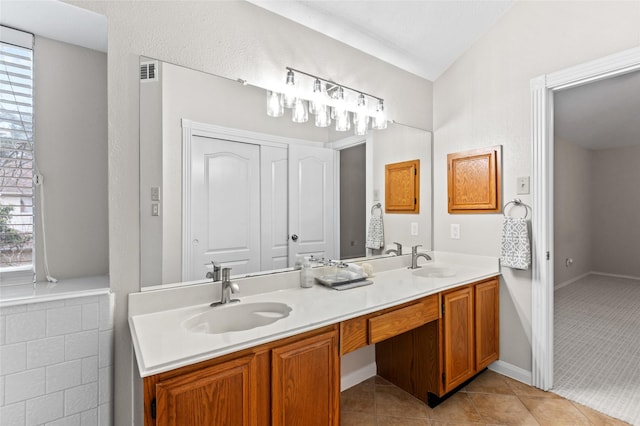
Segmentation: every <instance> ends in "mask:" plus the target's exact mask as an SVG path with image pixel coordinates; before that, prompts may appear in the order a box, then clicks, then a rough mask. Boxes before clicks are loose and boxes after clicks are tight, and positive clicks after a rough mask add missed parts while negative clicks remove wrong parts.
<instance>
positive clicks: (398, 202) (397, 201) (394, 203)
mask: <svg viewBox="0 0 640 426" xmlns="http://www.w3.org/2000/svg"><path fill="white" fill-rule="evenodd" d="M384 194H385V212H386V213H412V214H416V213H420V160H410V161H403V162H401V163H392V164H386V165H385V166H384Z"/></svg>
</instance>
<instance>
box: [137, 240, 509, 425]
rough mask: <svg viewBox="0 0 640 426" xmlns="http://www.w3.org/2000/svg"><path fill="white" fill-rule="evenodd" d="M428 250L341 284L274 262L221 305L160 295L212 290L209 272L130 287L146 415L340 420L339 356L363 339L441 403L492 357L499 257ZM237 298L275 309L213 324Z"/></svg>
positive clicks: (148, 420)
mask: <svg viewBox="0 0 640 426" xmlns="http://www.w3.org/2000/svg"><path fill="white" fill-rule="evenodd" d="M433 257H434V261H433V262H429V263H427V264H425V265H424V266H423V268H420V269H416V270H410V269H407V267H406V265H405V264H403V262H404V263H406V261H407V257H406V256H401V257H398V258H396V259H393V260H391V261H390V260H388V259H387V260H385V261H383V262H380V264H379V265H377V269H376V270H378V271H379V270H381V269H382V268H384V267H390V269H388V270H385V271H382V272H377V273H376V275H375V277H373V281H374V284H373V285H370V286H366V287H360V288H355V289H351V290H347V291H335V290H331V289H328V288H325V287H321V286H314V287H313V288H311V289H301V288H299V287H297V286H294V285H292V284H294V283H295V274H299V273H297V272H291V273H287V274H291V276H287V274H279V275H276V276H273V277H271V278H269V279H270V280H274V281H280V283H279V284H277V286H279V287H278V288H277V289H275V287H271V291H267V292H262V293H258V292H255V293H254V294H248V295H246V296H245V297H241V298H240V299H241V302H240V303H236V304H234V305H235V306H224V307H219V308H210V307H209V306H208V304H206V305H203V304H200V305H195V303H193V304H192V305H195V306H189V305H188V304H187V305H185V306H184V307H178V308H176V307H175V304H176V303H177V302H176V301H175V298H173V301H172V302H171V303H169V309H163V307H165V306H162V305H163V304H162V303H161V302H160V300H161V299H160V298H159V297H160V295H159V294H158V293H161V292H163V291H167V292H174V294H177V293H176V292H179V291H181V292H182V297H181V298H183V299H184V302H182V303H185V304H186V303H189V300H190V299H192V298H193V299H197V298H199V297H200V295H202V294H205V293H204V292H210V293H209V294H210V297H211V298H214V297H216V296H217V295H218V293H217V292H214V290H213V285H212V284H210V285H209V288H205V287H202V288H200V289H198V288H192V289H188V288H183V289H170V290H161V291H160V292H148V293H146V294H145V293H138V294H132V295H131V297H130V318H129V322H130V326H131V332H132V338H133V342H134V347H135V350H136V357H137V360H138V366H139V370H140V373H141V375H142V377H143V379H144V401H145V407H144V414H145V425H147V426H150V425H184V424H190V425H197V424H203V425H204V424H229V425H235V424H238V425H285V424H288V425H292V424H304V425H338V424H339V423H340V357H341V356H343V355H345V354H347V353H350V352H353V351H355V350H357V349H359V348H362V347H364V346H367V345H370V344H376V350H375V352H376V364H377V370H378V374H379V375H381V376H382V377H384V378H386V379H388V380H389V381H391V382H392V383H394V384H396V385H398V386H399V387H401V388H403V389H405V390H406V391H408V392H410V393H412V394H413V395H415V396H416V397H418V398H419V399H421V400H423V401H425V402H427V403H429V404H430V405H436V404H437V403H439V402H440V400H441V399H442V398H443V397H446V396H447V395H448V394H450V393H451V392H452V391H455V390H456V389H457V388H458V387H459V386H461V385H462V384H464V383H465V382H466V381H467V380H469V379H471V378H472V377H474V376H475V375H476V374H477V373H478V372H480V371H482V370H483V369H484V368H486V367H487V365H489V364H490V363H491V362H493V361H495V360H497V359H498V350H499V330H498V323H499V321H498V315H499V312H498V306H499V279H498V275H499V266H498V261H497V259H495V258H486V257H479V256H468V255H454V254H447V253H437V252H436V253H434V254H433ZM384 262H386V265H385V264H384ZM393 262H395V264H393ZM375 267H376V265H374V268H375ZM266 279H267V278H263V280H266ZM239 284H240V286H241V289H242V288H243V286H245V287H247V292H248V293H252V292H254V291H257V290H255V288H254V287H252V288H251V289H249V287H251V283H250V282H244V283H243V282H242V281H239ZM262 285H264V282H263V283H262ZM273 285H276V284H275V283H273ZM274 289H275V291H273V290H274ZM185 292H190V293H191V295H185ZM214 295H215V296H214ZM200 302H202V301H200ZM243 304H244V306H250V305H251V306H255V307H256V310H257V311H264V312H262V314H264V315H265V316H267V317H269V316H271V315H276V316H278V319H277V320H273V321H271V322H270V323H269V324H266V325H260V326H254V325H253V324H251V323H250V321H249V322H247V321H248V320H247V319H246V317H250V314H247V313H246V311H247V308H242V309H244V310H245V313H244V314H243V315H242V316H243V317H245V319H244V320H243V319H238V323H237V324H236V323H234V321H231V322H230V323H229V324H230V325H229V327H235V328H233V329H234V330H236V331H223V330H222V329H218V328H215V327H223V326H222V325H220V324H222V323H224V321H222V320H220V318H222V317H223V316H224V317H233V315H234V309H235V310H236V311H237V312H240V310H238V309H237V308H236V307H239V306H241V305H243ZM281 306H286V307H288V308H290V309H289V310H282V309H281V308H280V307H281ZM165 308H166V307H165ZM212 309H221V310H227V312H226V313H224V311H219V312H222V313H223V314H224V315H221V316H219V317H216V318H215V319H214V320H213V323H215V324H216V325H215V327H214V328H207V327H204V326H202V324H203V323H202V322H201V321H204V320H207V321H208V318H209V317H206V316H207V315H216V316H217V315H219V314H217V313H214V314H210V312H211V311H210V310H212ZM258 314H261V312H258ZM194 318H195V320H194ZM203 318H204V319H203ZM198 321H200V323H198ZM243 321H244V322H243ZM196 323H198V326H194V324H196ZM233 324H235V325H233ZM243 324H244V325H243ZM198 327H199V328H198ZM212 327H213V325H212ZM225 327H226V326H225ZM247 327H253V328H247ZM239 328H246V329H243V330H239Z"/></svg>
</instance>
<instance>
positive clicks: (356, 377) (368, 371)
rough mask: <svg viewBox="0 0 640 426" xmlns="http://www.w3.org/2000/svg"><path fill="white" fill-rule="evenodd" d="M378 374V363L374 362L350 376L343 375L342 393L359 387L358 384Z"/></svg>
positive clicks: (341, 381) (341, 379)
mask: <svg viewBox="0 0 640 426" xmlns="http://www.w3.org/2000/svg"><path fill="white" fill-rule="evenodd" d="M376 373H377V368H376V363H375V362H372V363H369V364H367V365H363V366H362V367H360V368H358V369H357V370H354V371H351V372H350V373H348V374H345V375H343V376H342V377H341V378H340V392H342V391H344V390H347V389H349V388H350V387H353V386H355V385H357V384H358V383H362V382H364V381H365V380H367V379H369V378H371V377H374V376H375V375H376Z"/></svg>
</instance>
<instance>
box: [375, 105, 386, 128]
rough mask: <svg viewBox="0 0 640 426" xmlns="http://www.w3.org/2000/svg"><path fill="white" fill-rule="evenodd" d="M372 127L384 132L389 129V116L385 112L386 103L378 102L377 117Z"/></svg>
mask: <svg viewBox="0 0 640 426" xmlns="http://www.w3.org/2000/svg"><path fill="white" fill-rule="evenodd" d="M372 127H373V128H374V129H376V130H384V129H386V128H387V114H386V113H385V112H384V101H383V100H382V99H380V100H378V107H377V108H376V115H375V116H374V117H373V125H372Z"/></svg>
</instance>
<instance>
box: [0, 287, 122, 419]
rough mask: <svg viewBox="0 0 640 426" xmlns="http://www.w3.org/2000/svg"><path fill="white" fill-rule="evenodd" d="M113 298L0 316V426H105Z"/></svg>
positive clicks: (36, 306)
mask: <svg viewBox="0 0 640 426" xmlns="http://www.w3.org/2000/svg"><path fill="white" fill-rule="evenodd" d="M112 401H113V297H112V295H104V296H89V297H78V298H73V299H68V300H58V301H53V302H42V303H32V304H25V305H18V306H11V307H6V308H0V424H1V425H2V426H4V425H11V426H23V425H24V426H31V425H34V426H40V425H43V426H60V425H78V426H80V425H82V426H110V425H111V421H112V420H111V419H112V413H111V411H112Z"/></svg>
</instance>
